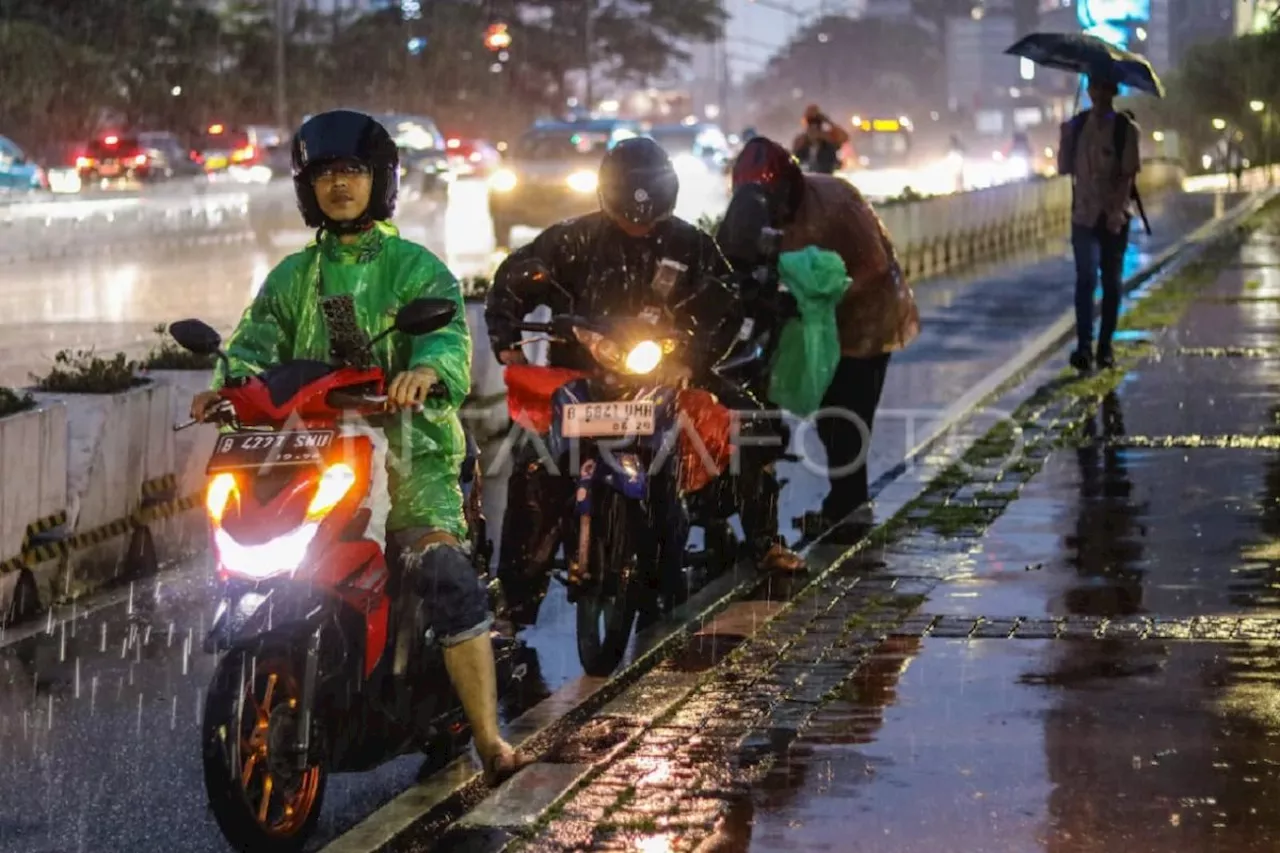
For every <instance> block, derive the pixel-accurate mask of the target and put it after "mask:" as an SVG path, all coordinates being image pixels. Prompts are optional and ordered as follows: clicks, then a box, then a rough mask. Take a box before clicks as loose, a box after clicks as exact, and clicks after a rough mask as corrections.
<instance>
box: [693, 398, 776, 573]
mask: <svg viewBox="0 0 1280 853" xmlns="http://www.w3.org/2000/svg"><path fill="white" fill-rule="evenodd" d="M709 384H710V390H712V391H713V392H714V393H715V394H716V396H717V397H719V398H720V402H721V403H722V404H723V405H725V406H728V407H729V408H730V409H732V410H734V412H736V413H737V417H738V438H737V440H736V442H735V443H736V445H737V450H736V451H735V452H736V458H735V460H734V462H733V472H732V474H731V477H732V482H731V484H730V485H731V488H732V489H733V503H734V506H735V507H736V509H737V511H738V518H739V519H740V520H741V522H742V532H743V534H744V536H745V537H746V541H747V544H748V545H749V546H750V548H751V553H752V556H754V557H755V558H756V559H760V558H762V557H763V556H764V555H765V554H766V553H768V551H769V549H770V548H772V547H773V545H774V544H775V543H777V542H779V541H780V537H779V534H778V495H779V492H781V487H780V486H779V484H778V474H777V469H776V463H777V460H778V458H779V457H781V456H782V455H783V454H784V453H785V452H786V450H787V445H788V443H789V442H790V439H791V434H790V432H791V431H790V429H789V428H788V427H787V424H786V422H785V421H784V420H783V419H782V412H781V411H780V410H778V409H776V408H774V407H771V406H769V405H767V404H766V403H763V402H761V401H762V400H763V399H764V394H763V393H762V392H760V391H759V390H753V389H748V388H743V387H740V386H738V385H735V384H733V383H731V382H728V381H720V382H715V381H712V382H710V383H709Z"/></svg>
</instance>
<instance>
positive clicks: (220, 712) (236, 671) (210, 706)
mask: <svg viewBox="0 0 1280 853" xmlns="http://www.w3.org/2000/svg"><path fill="white" fill-rule="evenodd" d="M301 679H302V661H301V655H300V654H298V653H296V652H294V651H292V650H290V649H288V648H284V647H281V646H264V647H262V648H261V649H259V650H258V653H257V654H256V655H255V654H252V653H250V652H248V651H238V652H232V653H230V654H228V655H227V656H226V657H224V658H223V659H222V661H221V662H220V663H219V664H218V668H217V670H216V671H215V673H214V676H213V681H212V683H211V684H210V685H209V695H208V697H207V698H206V699H205V705H204V717H203V719H202V720H201V724H200V737H201V746H202V750H201V751H202V753H203V759H204V781H205V789H206V791H207V793H208V797H209V807H210V809H212V811H213V816H214V819H215V820H216V821H217V823H218V828H219V829H221V830H222V834H223V835H224V836H226V838H227V840H228V841H229V842H230V843H231V846H232V847H233V848H234V849H236V850H242V851H256V850H263V851H268V850H269V851H273V853H274V851H299V850H302V848H303V846H304V844H305V843H306V842H307V840H308V838H310V836H311V834H312V832H313V831H314V830H315V827H316V823H317V821H318V820H319V819H320V809H321V807H322V806H323V804H324V792H325V786H326V783H327V782H328V777H329V773H328V770H327V769H326V768H325V767H324V766H323V765H322V764H319V763H315V764H312V765H309V766H308V767H307V768H306V769H304V770H302V771H297V770H296V768H295V767H294V764H293V759H292V756H288V757H287V758H286V757H285V756H279V757H277V756H276V755H275V754H274V753H273V749H275V748H276V747H278V745H279V744H283V743H290V742H291V740H292V737H293V734H292V733H293V732H294V731H295V728H294V727H295V726H296V725H297V705H298V703H299V702H301V697H302V690H301ZM242 697H243V700H242ZM250 715H252V716H250ZM232 731H235V732H238V733H239V735H240V736H239V737H238V738H236V740H235V742H232V741H231V740H230V739H229V738H228V737H227V734H228V733H229V732H232ZM246 752H248V753H249V755H248V756H247V757H246V755H245V753H246ZM277 784H279V789H277V787H276V786H277Z"/></svg>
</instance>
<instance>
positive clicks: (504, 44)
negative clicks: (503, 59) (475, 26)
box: [484, 24, 511, 51]
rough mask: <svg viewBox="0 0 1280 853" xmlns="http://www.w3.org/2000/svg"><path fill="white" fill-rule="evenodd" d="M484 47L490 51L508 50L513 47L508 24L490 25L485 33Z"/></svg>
mask: <svg viewBox="0 0 1280 853" xmlns="http://www.w3.org/2000/svg"><path fill="white" fill-rule="evenodd" d="M484 46H485V47H487V48H488V49H489V50H493V51H498V50H506V49H507V48H509V47H511V33H510V32H508V31H507V25H506V24H490V25H489V28H488V29H486V30H485V31H484Z"/></svg>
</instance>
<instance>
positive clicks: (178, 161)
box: [138, 130, 202, 177]
mask: <svg viewBox="0 0 1280 853" xmlns="http://www.w3.org/2000/svg"><path fill="white" fill-rule="evenodd" d="M138 145H139V146H141V147H142V149H143V151H144V152H146V153H147V154H149V155H150V156H151V157H152V158H154V159H155V160H157V161H159V160H161V159H163V162H164V163H165V169H166V176H167V177H174V176H181V177H190V176H192V175H198V174H200V172H201V171H202V169H201V168H200V164H199V163H197V162H196V152H194V151H192V150H191V149H190V148H188V147H187V146H186V145H183V144H182V140H180V139H179V138H178V135H177V134H175V133H170V132H169V131H165V130H148V131H142V132H140V133H139V134H138Z"/></svg>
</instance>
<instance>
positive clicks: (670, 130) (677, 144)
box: [649, 124, 733, 178]
mask: <svg viewBox="0 0 1280 853" xmlns="http://www.w3.org/2000/svg"><path fill="white" fill-rule="evenodd" d="M649 136H651V137H653V139H654V141H656V142H657V143H658V144H659V145H661V146H662V147H663V148H664V149H665V150H666V152H667V153H668V154H669V155H671V160H672V164H673V165H674V166H675V167H676V172H678V173H679V174H680V177H682V178H701V177H705V176H707V175H723V174H725V173H726V172H727V171H728V170H729V166H730V164H731V163H732V162H733V152H732V150H731V149H730V147H729V138H728V137H727V136H725V135H724V131H722V130H721V129H720V128H719V127H718V126H717V125H714V124H671V125H658V126H655V127H654V128H652V129H651V130H650V131H649Z"/></svg>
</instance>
